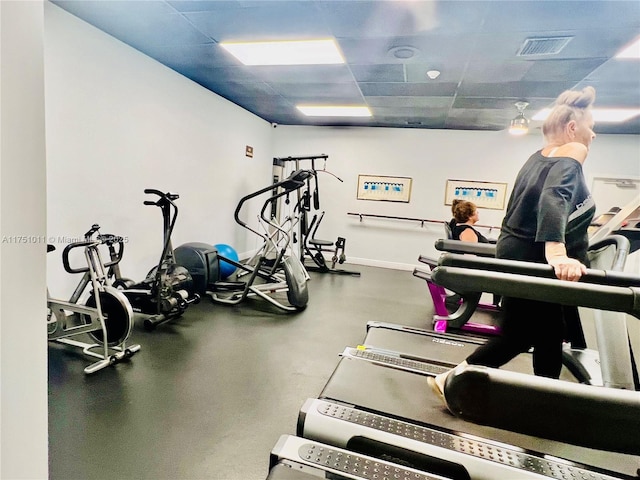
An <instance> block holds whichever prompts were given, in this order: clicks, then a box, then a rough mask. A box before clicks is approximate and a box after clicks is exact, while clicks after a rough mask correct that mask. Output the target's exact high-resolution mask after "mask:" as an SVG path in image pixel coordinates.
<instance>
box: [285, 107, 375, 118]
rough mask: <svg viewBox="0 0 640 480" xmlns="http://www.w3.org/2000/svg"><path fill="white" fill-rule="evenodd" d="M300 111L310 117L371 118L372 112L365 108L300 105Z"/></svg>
mask: <svg viewBox="0 0 640 480" xmlns="http://www.w3.org/2000/svg"><path fill="white" fill-rule="evenodd" d="M296 108H297V109H298V110H300V111H301V112H302V113H304V114H305V115H306V116H308V117H370V116H371V110H369V107H363V106H347V105H298V106H296Z"/></svg>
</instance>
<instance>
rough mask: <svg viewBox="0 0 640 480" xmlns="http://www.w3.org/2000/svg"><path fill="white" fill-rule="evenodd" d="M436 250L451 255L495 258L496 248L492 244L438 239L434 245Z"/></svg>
mask: <svg viewBox="0 0 640 480" xmlns="http://www.w3.org/2000/svg"><path fill="white" fill-rule="evenodd" d="M435 247H436V250H439V251H441V252H451V253H472V254H474V255H480V256H483V257H495V256H496V246H495V244H493V243H472V242H463V241H462V240H445V239H442V238H441V239H439V240H436V243H435Z"/></svg>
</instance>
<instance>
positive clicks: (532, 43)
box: [518, 37, 573, 57]
mask: <svg viewBox="0 0 640 480" xmlns="http://www.w3.org/2000/svg"><path fill="white" fill-rule="evenodd" d="M572 38H573V37H538V38H527V39H526V40H525V41H524V43H523V44H522V46H521V47H520V50H518V56H519V57H528V56H530V55H555V54H556V53H560V51H561V50H562V49H563V48H564V47H565V45H566V44H567V43H569V40H571V39H572Z"/></svg>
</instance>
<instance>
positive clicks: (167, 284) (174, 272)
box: [103, 188, 200, 331]
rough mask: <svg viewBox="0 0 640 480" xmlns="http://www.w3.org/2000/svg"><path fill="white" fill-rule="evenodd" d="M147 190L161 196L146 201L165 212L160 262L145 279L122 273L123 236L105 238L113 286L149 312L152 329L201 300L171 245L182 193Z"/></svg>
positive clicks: (141, 310)
mask: <svg viewBox="0 0 640 480" xmlns="http://www.w3.org/2000/svg"><path fill="white" fill-rule="evenodd" d="M144 193H146V194H150V195H156V196H158V197H159V198H158V199H157V200H156V201H151V200H145V201H144V204H145V205H153V206H156V207H160V210H161V211H162V220H163V231H164V234H163V237H164V246H163V248H162V254H161V255H160V260H159V261H158V264H157V265H156V266H155V267H153V268H152V269H151V271H149V273H148V274H147V276H146V278H145V279H144V280H143V281H142V282H140V283H135V282H134V281H133V280H130V279H128V278H124V277H122V275H121V273H120V266H119V262H120V260H121V259H122V254H123V252H124V244H123V243H122V238H121V237H116V236H114V235H103V237H104V238H105V240H104V242H105V243H106V244H107V246H108V248H109V254H110V256H111V262H110V263H112V265H111V267H110V268H109V272H108V275H109V278H112V284H113V286H115V287H117V288H119V289H121V290H122V293H124V295H125V296H126V297H127V298H128V299H129V302H130V303H131V306H132V307H133V311H134V312H136V313H142V314H144V315H148V316H147V318H145V320H144V327H145V329H147V330H149V331H151V330H154V329H155V328H156V327H157V326H158V325H160V324H163V323H166V322H168V321H170V320H173V319H175V318H178V317H180V316H181V315H182V314H183V313H184V312H185V310H186V309H187V307H188V306H189V305H191V304H192V303H198V302H199V301H200V295H199V294H198V293H195V291H194V288H193V278H192V277H191V274H190V273H189V271H188V270H187V269H186V268H184V267H183V266H180V265H178V264H177V263H176V261H175V256H174V252H173V246H172V244H171V234H172V232H173V228H174V226H175V224H176V219H177V218H178V207H177V206H176V204H175V203H174V200H177V199H178V198H180V197H179V195H178V194H176V193H170V192H167V193H163V192H161V191H160V190H155V189H152V188H147V189H145V191H144Z"/></svg>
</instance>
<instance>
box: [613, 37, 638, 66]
mask: <svg viewBox="0 0 640 480" xmlns="http://www.w3.org/2000/svg"><path fill="white" fill-rule="evenodd" d="M615 58H633V59H636V60H638V59H640V37H638V38H637V39H636V40H635V41H634V42H632V43H631V44H630V45H629V46H628V47H625V48H623V49H622V50H620V51H619V52H618V53H617V54H616V56H615Z"/></svg>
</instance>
